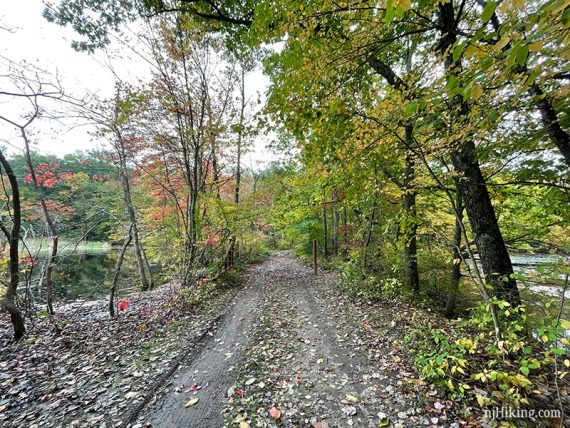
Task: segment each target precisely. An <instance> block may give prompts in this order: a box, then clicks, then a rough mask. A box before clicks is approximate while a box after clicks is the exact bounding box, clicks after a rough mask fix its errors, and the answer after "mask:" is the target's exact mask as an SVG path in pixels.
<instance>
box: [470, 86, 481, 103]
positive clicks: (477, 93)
mask: <svg viewBox="0 0 570 428" xmlns="http://www.w3.org/2000/svg"><path fill="white" fill-rule="evenodd" d="M481 95H483V87H482V86H481V85H473V87H472V88H471V98H472V99H473V100H474V101H477V100H478V99H479V98H481Z"/></svg>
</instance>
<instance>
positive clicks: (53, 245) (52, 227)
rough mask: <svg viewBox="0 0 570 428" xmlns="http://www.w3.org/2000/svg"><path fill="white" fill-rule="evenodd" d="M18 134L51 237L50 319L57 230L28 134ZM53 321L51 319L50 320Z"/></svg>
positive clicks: (48, 290)
mask: <svg viewBox="0 0 570 428" xmlns="http://www.w3.org/2000/svg"><path fill="white" fill-rule="evenodd" d="M20 132H21V135H22V139H23V140H24V145H25V156H26V164H27V166H28V168H29V169H30V176H31V177H32V183H33V184H34V188H35V189H36V193H37V194H38V199H39V200H40V206H41V208H42V212H43V215H44V219H45V222H46V227H47V230H48V232H49V234H50V235H51V239H52V242H51V245H50V248H51V251H50V256H49V260H48V265H47V271H46V275H45V280H46V303H47V310H48V314H49V315H50V317H52V316H53V314H54V312H53V284H52V279H51V274H52V271H53V264H54V262H55V258H56V257H57V240H58V239H57V235H58V233H57V229H56V227H55V223H54V222H53V220H52V218H51V215H50V213H49V210H48V207H47V203H46V196H45V194H44V189H43V187H42V186H41V184H40V183H39V182H38V177H37V176H36V171H35V168H34V164H33V163H32V157H31V154H30V140H29V139H28V134H27V133H26V130H25V129H24V128H20ZM51 319H52V321H53V318H51Z"/></svg>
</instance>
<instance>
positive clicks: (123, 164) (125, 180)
mask: <svg viewBox="0 0 570 428" xmlns="http://www.w3.org/2000/svg"><path fill="white" fill-rule="evenodd" d="M116 134H117V152H118V153H117V154H118V155H119V173H120V174H121V183H122V186H123V200H124V202H125V207H126V209H127V215H128V216H129V221H130V223H131V228H132V235H133V240H134V250H135V259H136V262H137V270H138V273H139V278H140V281H141V289H142V290H143V291H146V290H148V289H149V282H148V278H147V276H146V270H145V262H144V259H143V249H142V243H141V240H140V236H139V228H138V222H137V215H136V211H135V207H134V205H133V200H132V196H131V185H130V183H129V172H128V168H127V160H126V152H125V146H124V141H123V136H122V134H121V132H119V131H118V130H117V132H116Z"/></svg>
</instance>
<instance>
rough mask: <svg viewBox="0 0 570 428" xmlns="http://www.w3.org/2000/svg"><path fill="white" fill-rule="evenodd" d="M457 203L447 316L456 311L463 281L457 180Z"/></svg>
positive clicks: (460, 216) (461, 206) (460, 215)
mask: <svg viewBox="0 0 570 428" xmlns="http://www.w3.org/2000/svg"><path fill="white" fill-rule="evenodd" d="M456 194H457V196H456V203H455V208H456V210H457V212H456V213H455V231H454V233H453V250H452V254H453V265H452V266H451V279H450V284H449V294H448V295H447V303H446V305H445V316H446V317H448V318H451V317H453V315H454V313H455V305H456V303H457V293H458V292H459V282H460V281H461V262H462V257H461V226H462V224H463V200H462V198H461V194H460V193H459V188H458V187H457V182H456Z"/></svg>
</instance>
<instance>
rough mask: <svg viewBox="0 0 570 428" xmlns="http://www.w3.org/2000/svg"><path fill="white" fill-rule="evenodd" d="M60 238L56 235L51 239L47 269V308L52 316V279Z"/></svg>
mask: <svg viewBox="0 0 570 428" xmlns="http://www.w3.org/2000/svg"><path fill="white" fill-rule="evenodd" d="M58 240H59V237H58V236H57V235H54V236H52V237H51V244H50V252H49V259H48V265H47V269H46V301H47V308H48V313H49V314H50V315H53V314H54V311H53V281H52V279H51V277H52V273H53V267H54V266H55V259H56V257H57V243H58Z"/></svg>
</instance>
